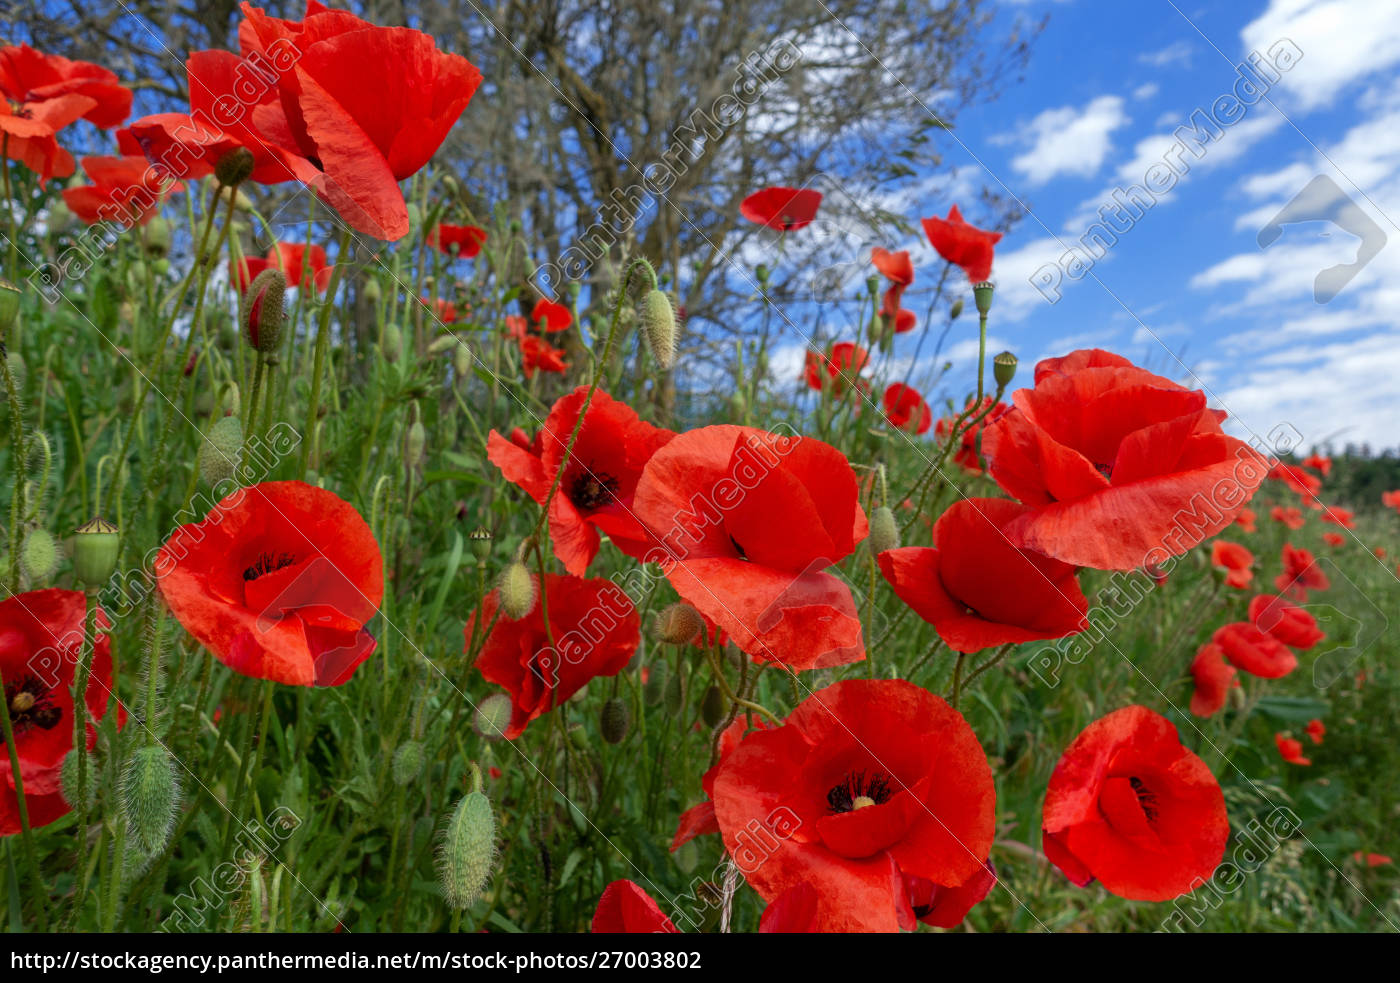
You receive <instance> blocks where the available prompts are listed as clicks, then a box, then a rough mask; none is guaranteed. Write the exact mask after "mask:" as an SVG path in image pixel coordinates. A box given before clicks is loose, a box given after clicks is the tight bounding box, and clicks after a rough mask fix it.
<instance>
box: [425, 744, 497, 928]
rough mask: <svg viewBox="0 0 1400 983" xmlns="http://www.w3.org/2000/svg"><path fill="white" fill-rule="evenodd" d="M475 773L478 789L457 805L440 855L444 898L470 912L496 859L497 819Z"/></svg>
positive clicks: (478, 776)
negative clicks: (469, 909)
mask: <svg viewBox="0 0 1400 983" xmlns="http://www.w3.org/2000/svg"><path fill="white" fill-rule="evenodd" d="M472 770H473V772H474V773H475V782H476V788H475V789H474V790H473V791H471V792H469V793H468V794H467V795H465V796H463V797H462V801H461V802H459V803H457V808H456V809H455V810H454V811H453V813H452V818H451V819H449V820H448V822H447V830H446V832H445V833H444V834H443V839H442V849H441V851H440V852H439V854H438V875H439V878H440V879H441V881H442V894H443V898H444V899H445V900H446V901H447V904H448V906H449V907H452V908H457V909H463V908H470V907H471V906H472V905H473V904H474V903H475V902H476V899H477V898H479V897H481V891H482V889H483V888H485V887H486V882H487V880H489V879H490V877H491V864H492V862H493V861H494V860H495V857H496V817H495V814H494V813H493V812H492V811H491V800H490V799H488V798H487V797H486V793H485V792H483V791H481V772H480V771H477V770H476V768H475V766H473V769H472Z"/></svg>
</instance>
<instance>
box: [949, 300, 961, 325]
mask: <svg viewBox="0 0 1400 983" xmlns="http://www.w3.org/2000/svg"><path fill="white" fill-rule="evenodd" d="M962 309H963V301H962V298H961V297H959V298H958V299H957V300H955V301H953V307H952V309H951V310H949V311H948V320H950V321H956V320H957V319H958V318H960V317H962Z"/></svg>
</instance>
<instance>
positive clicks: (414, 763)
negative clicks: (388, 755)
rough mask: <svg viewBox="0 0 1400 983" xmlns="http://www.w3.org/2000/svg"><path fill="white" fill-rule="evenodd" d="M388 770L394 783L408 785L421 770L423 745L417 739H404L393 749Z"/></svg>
mask: <svg viewBox="0 0 1400 983" xmlns="http://www.w3.org/2000/svg"><path fill="white" fill-rule="evenodd" d="M390 771H391V772H392V774H393V778H394V784H395V785H408V784H410V783H412V781H413V780H414V779H415V778H417V777H418V776H419V775H420V774H421V773H422V771H423V745H422V744H421V743H420V742H418V741H404V742H403V743H402V744H400V745H399V746H398V749H397V750H396V751H394V760H393V762H392V763H391V766H390Z"/></svg>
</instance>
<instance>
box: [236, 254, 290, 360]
mask: <svg viewBox="0 0 1400 983" xmlns="http://www.w3.org/2000/svg"><path fill="white" fill-rule="evenodd" d="M286 295H287V278H286V277H285V276H283V275H282V271H281V270H276V269H267V270H263V271H262V272H261V273H259V274H258V275H257V276H255V277H254V278H253V282H252V283H250V284H248V289H247V290H246V291H245V292H244V294H243V300H242V303H240V304H239V307H238V319H239V321H240V322H241V323H242V325H243V337H244V338H245V339H246V340H247V342H248V344H250V345H252V346H253V348H255V349H257V350H258V351H260V352H262V353H264V354H267V353H268V352H275V351H277V346H278V345H279V344H281V342H282V326H283V324H284V323H285V322H286V319H287V311H286V308H285V306H284V299H285V298H286Z"/></svg>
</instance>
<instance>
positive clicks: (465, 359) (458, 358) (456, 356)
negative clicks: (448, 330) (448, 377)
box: [452, 345, 472, 379]
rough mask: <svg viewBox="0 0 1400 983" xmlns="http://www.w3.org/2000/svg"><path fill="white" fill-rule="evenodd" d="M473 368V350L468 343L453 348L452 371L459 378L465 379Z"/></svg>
mask: <svg viewBox="0 0 1400 983" xmlns="http://www.w3.org/2000/svg"><path fill="white" fill-rule="evenodd" d="M471 370H472V352H471V349H470V348H468V347H467V346H466V345H458V346H457V347H456V348H454V349H452V371H453V373H454V374H455V375H456V376H457V378H459V379H465V378H466V377H467V373H469V372H470V371H471Z"/></svg>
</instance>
